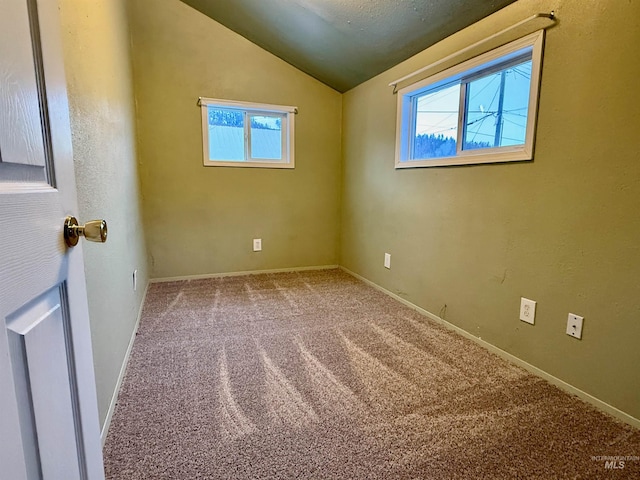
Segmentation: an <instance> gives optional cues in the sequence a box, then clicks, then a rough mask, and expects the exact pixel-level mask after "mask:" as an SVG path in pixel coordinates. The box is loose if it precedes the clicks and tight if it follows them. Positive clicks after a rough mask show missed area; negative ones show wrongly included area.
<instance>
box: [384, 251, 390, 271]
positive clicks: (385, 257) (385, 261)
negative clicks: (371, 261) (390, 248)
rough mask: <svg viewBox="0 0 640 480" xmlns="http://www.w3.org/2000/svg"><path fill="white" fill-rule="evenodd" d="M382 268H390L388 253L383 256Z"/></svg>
mask: <svg viewBox="0 0 640 480" xmlns="http://www.w3.org/2000/svg"><path fill="white" fill-rule="evenodd" d="M384 268H389V269H390V268H391V254H390V253H385V254H384Z"/></svg>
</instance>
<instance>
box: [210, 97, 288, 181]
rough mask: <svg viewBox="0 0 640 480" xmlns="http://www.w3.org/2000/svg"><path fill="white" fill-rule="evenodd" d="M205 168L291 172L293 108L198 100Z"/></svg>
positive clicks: (211, 99)
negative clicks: (264, 169)
mask: <svg viewBox="0 0 640 480" xmlns="http://www.w3.org/2000/svg"><path fill="white" fill-rule="evenodd" d="M199 104H200V107H201V109H202V138H203V156H204V164H205V166H224V167H263V168H265V167H266V168H294V155H293V153H294V152H293V147H294V141H293V140H294V139H293V132H294V128H293V127H294V114H295V112H296V109H295V107H285V106H280V105H266V104H256V103H248V102H236V101H230V100H218V99H213V98H200V101H199Z"/></svg>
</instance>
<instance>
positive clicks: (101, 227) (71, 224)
mask: <svg viewBox="0 0 640 480" xmlns="http://www.w3.org/2000/svg"><path fill="white" fill-rule="evenodd" d="M81 236H83V237H84V238H86V239H87V240H89V241H91V242H100V243H104V242H106V241H107V222H105V221H104V220H91V221H90V222H87V223H85V224H84V225H78V220H77V219H76V217H72V216H68V217H67V218H65V220H64V242H65V243H66V244H67V246H69V247H75V246H76V245H77V244H78V240H79V239H80V237H81Z"/></svg>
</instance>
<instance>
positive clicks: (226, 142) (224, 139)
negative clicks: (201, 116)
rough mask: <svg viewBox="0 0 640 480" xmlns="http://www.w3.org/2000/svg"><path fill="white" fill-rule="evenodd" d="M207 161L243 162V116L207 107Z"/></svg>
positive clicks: (240, 113)
mask: <svg viewBox="0 0 640 480" xmlns="http://www.w3.org/2000/svg"><path fill="white" fill-rule="evenodd" d="M207 112H208V114H209V159H210V160H220V161H227V162H229V161H233V162H243V161H244V159H245V158H244V114H243V113H242V112H239V111H237V110H229V109H225V108H220V107H215V106H209V107H208V108H207Z"/></svg>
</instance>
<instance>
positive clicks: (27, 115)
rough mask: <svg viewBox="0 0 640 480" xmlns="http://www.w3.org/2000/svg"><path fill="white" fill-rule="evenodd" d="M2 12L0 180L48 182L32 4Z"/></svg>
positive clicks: (6, 4)
mask: <svg viewBox="0 0 640 480" xmlns="http://www.w3.org/2000/svg"><path fill="white" fill-rule="evenodd" d="M32 5H33V4H32ZM2 10H3V11H2V15H0V31H2V32H3V33H2V35H3V41H2V42H0V58H1V59H2V62H1V63H0V145H1V146H2V150H0V162H1V163H0V179H2V181H9V180H21V181H44V180H45V179H46V176H45V154H44V145H45V143H44V139H43V132H42V123H41V117H40V112H41V105H40V103H41V102H40V92H39V88H38V81H37V75H38V69H37V68H34V66H35V65H36V63H34V47H33V46H32V43H31V36H32V30H33V29H32V28H31V26H30V24H31V22H30V19H31V18H32V16H30V15H29V11H30V4H29V2H28V1H26V0H23V1H19V2H15V1H8V2H3V3H2ZM32 12H33V10H32ZM34 25H37V23H35V24H34ZM34 36H36V37H37V36H39V31H36V32H34ZM7 39H11V40H10V41H7ZM36 50H37V48H36Z"/></svg>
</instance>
